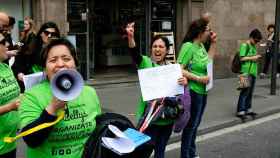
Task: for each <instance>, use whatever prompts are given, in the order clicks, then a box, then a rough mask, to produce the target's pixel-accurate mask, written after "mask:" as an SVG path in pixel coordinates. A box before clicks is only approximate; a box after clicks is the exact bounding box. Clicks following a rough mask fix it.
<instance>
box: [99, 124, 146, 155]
mask: <svg viewBox="0 0 280 158" xmlns="http://www.w3.org/2000/svg"><path fill="white" fill-rule="evenodd" d="M108 128H109V130H110V131H112V132H113V133H114V134H115V136H116V137H115V138H109V137H102V138H101V140H102V145H103V146H104V147H106V148H108V149H110V150H111V151H113V152H115V153H117V154H118V155H123V154H128V153H131V152H133V151H134V150H135V148H137V147H138V146H140V145H142V144H144V143H145V142H147V141H149V140H150V139H151V138H150V137H149V136H147V135H145V134H143V133H141V132H139V131H137V130H135V129H132V128H128V129H127V130H125V131H124V132H122V131H121V130H120V129H118V128H117V127H116V126H114V125H109V126H108Z"/></svg>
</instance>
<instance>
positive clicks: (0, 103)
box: [0, 33, 20, 158]
mask: <svg viewBox="0 0 280 158" xmlns="http://www.w3.org/2000/svg"><path fill="white" fill-rule="evenodd" d="M8 45H9V43H8V41H7V40H6V39H5V37H4V35H3V34H2V33H0V124H1V128H0V157H5V158H16V143H15V142H14V143H5V142H4V141H3V140H4V137H7V136H8V137H14V136H15V135H16V132H17V129H18V123H19V119H18V113H17V111H16V110H17V108H18V106H19V99H17V98H18V97H19V94H20V88H19V86H18V84H17V81H16V78H15V77H14V74H13V72H12V70H11V69H10V67H9V66H8V65H7V64H5V63H3V61H4V60H6V59H8V54H7V53H6V52H7V50H8Z"/></svg>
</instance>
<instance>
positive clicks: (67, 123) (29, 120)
mask: <svg viewBox="0 0 280 158" xmlns="http://www.w3.org/2000/svg"><path fill="white" fill-rule="evenodd" d="M42 63H43V68H44V73H45V74H46V76H47V79H46V80H45V81H43V82H41V83H40V84H38V85H35V86H34V87H32V88H31V89H29V90H27V91H25V93H24V96H23V98H22V101H21V106H20V109H19V112H20V119H21V127H22V128H23V129H22V131H26V130H29V129H31V128H33V127H35V126H38V125H40V124H42V123H46V122H53V121H54V120H56V119H57V117H58V113H59V111H61V110H62V111H63V110H65V116H64V118H63V119H62V120H61V121H59V122H58V123H57V124H55V125H54V126H51V127H47V128H45V129H42V130H40V131H37V132H35V133H32V134H30V135H27V136H25V137H23V140H24V141H25V143H26V144H27V146H28V147H27V158H38V157H40V158H57V157H60V158H76V157H77V158H78V157H81V156H82V153H83V149H84V145H85V143H86V141H87V139H88V137H89V136H90V134H91V133H92V131H93V130H94V129H95V126H96V122H95V117H96V116H97V115H99V114H100V113H101V107H100V102H99V99H98V96H97V94H96V92H95V90H94V89H93V88H92V87H89V86H84V87H83V89H82V92H81V93H80V95H79V96H78V97H77V98H76V99H74V100H71V101H68V102H64V101H61V100H58V99H57V98H56V97H54V96H53V94H52V92H51V86H50V80H51V79H52V78H53V76H54V75H55V74H56V73H57V72H58V71H60V70H62V69H76V67H77V65H78V59H77V53H76V51H75V48H74V46H73V45H72V44H71V43H70V42H69V41H68V40H66V39H54V40H52V41H51V42H50V43H49V44H48V45H47V46H46V48H45V49H44V51H43V54H42Z"/></svg>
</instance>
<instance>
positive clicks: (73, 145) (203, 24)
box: [0, 12, 274, 158]
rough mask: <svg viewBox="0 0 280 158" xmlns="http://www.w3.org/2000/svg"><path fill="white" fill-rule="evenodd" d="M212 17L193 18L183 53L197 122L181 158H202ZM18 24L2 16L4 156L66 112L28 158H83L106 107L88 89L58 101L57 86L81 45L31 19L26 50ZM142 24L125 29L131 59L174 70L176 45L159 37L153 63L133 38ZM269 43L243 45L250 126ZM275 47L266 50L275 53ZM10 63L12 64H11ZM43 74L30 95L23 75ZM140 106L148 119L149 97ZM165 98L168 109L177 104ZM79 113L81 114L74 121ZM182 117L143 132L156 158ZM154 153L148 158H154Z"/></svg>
mask: <svg viewBox="0 0 280 158" xmlns="http://www.w3.org/2000/svg"><path fill="white" fill-rule="evenodd" d="M210 23H211V15H210V14H209V13H205V14H203V15H202V16H201V18H200V19H197V20H194V21H193V22H192V23H191V24H190V26H189V28H188V30H187V33H186V35H185V38H184V40H183V42H182V44H181V48H180V51H179V54H178V59H177V63H178V64H180V65H181V69H182V76H183V77H181V78H178V81H177V83H178V84H180V85H182V86H184V87H185V88H186V89H187V90H188V91H189V94H190V98H191V108H190V111H189V112H190V120H188V121H187V120H186V121H187V123H186V126H185V127H184V129H182V139H181V158H198V157H199V155H198V153H197V150H196V142H195V141H196V136H197V131H198V127H199V125H200V122H201V120H202V118H203V113H204V111H205V107H206V105H207V91H206V88H205V87H206V84H208V82H209V79H210V78H209V76H208V73H207V65H208V64H209V63H210V62H213V61H214V60H215V55H216V52H217V34H216V33H215V32H214V31H213V30H211V25H210ZM14 24H15V19H14V18H13V17H11V16H8V15H7V14H6V13H4V12H0V86H1V91H0V123H1V124H2V126H1V128H0V158H2V157H5V158H15V157H16V143H15V142H12V143H6V142H4V141H3V140H4V137H14V136H15V135H16V133H17V132H18V131H19V130H20V131H22V132H24V131H27V130H30V129H32V128H34V127H37V126H38V125H41V124H44V123H51V122H54V121H56V120H57V118H58V117H59V113H60V111H64V110H65V111H66V110H67V113H65V116H64V118H63V119H62V120H60V121H59V122H58V123H57V124H55V125H53V126H50V127H47V128H44V129H42V130H40V131H37V132H35V133H32V134H29V135H27V136H24V137H23V140H24V142H25V143H26V144H27V151H26V155H27V157H28V158H35V157H44V158H51V157H57V156H58V155H60V157H65V158H67V157H72V158H73V157H81V156H82V153H83V148H84V144H85V142H86V141H87V139H88V138H89V135H90V134H91V132H92V131H94V129H95V127H96V126H97V125H96V120H95V118H96V116H98V115H100V114H101V105H100V102H99V99H98V96H97V94H96V92H95V90H94V88H92V87H89V86H83V89H82V92H81V93H80V95H79V96H78V97H77V98H76V99H74V100H72V101H63V100H59V99H57V98H56V97H55V96H53V94H52V91H51V85H50V81H51V80H52V78H53V76H54V75H55V74H56V73H57V72H58V71H60V70H63V69H74V70H75V69H77V66H78V64H79V62H78V61H79V60H78V59H77V52H76V50H75V48H74V46H73V45H72V44H71V43H70V42H69V41H68V40H66V39H65V38H62V37H61V35H60V31H59V28H58V26H57V24H56V23H54V22H46V23H44V24H42V25H41V27H40V29H39V31H37V32H36V30H35V28H36V27H35V23H34V21H33V20H32V19H31V18H29V17H26V18H24V28H23V30H22V32H21V33H20V42H19V43H20V44H17V43H15V42H14V41H13V40H12V36H11V30H12V29H13V26H14ZM135 25H136V24H135V22H129V23H127V24H126V27H125V33H126V34H127V36H126V37H127V38H126V39H127V43H128V48H129V53H130V55H131V57H132V59H133V63H135V64H136V67H137V68H138V69H145V68H151V67H158V66H163V65H168V64H172V63H170V62H168V60H166V58H165V57H166V55H167V52H168V51H169V46H170V41H169V40H168V38H166V37H164V36H160V35H157V36H154V37H153V39H152V40H151V48H150V53H148V54H151V56H150V57H148V56H145V55H143V54H142V53H141V52H138V50H139V49H137V46H138V44H137V43H136V42H135V40H134V32H135V28H134V26H135ZM272 29H274V26H273V25H270V26H269V27H268V28H267V30H268V31H269V32H270V34H269V36H268V39H269V40H270V41H273V30H272ZM261 40H262V34H261V32H260V31H259V30H258V29H254V30H252V32H251V33H250V34H249V39H248V40H247V41H246V42H245V43H242V44H241V46H240V51H239V52H240V54H239V56H240V60H241V71H240V74H239V77H240V79H241V80H248V81H249V82H250V85H249V86H248V87H245V88H242V89H241V91H240V96H239V100H238V105H237V112H236V116H237V117H239V118H241V119H242V120H243V121H244V120H246V117H247V116H252V117H255V116H256V115H257V113H255V112H254V111H253V110H252V96H253V92H254V86H255V81H256V77H257V74H258V73H257V69H258V61H259V59H261V56H260V55H259V54H258V53H257V49H256V45H257V44H258V43H259V42H260V41H261ZM271 45H272V44H270V46H269V47H268V50H267V52H268V53H270V52H271ZM269 57H270V56H269V55H268V56H267V59H266V64H265V67H264V70H263V74H261V75H262V76H264V75H266V74H267V71H268V70H267V69H268V68H267V67H268V64H269V62H270V58H269ZM11 60H13V61H12V62H11ZM41 71H42V72H43V73H44V74H45V75H46V79H45V80H44V81H42V82H41V83H39V84H37V85H35V86H34V87H32V88H31V89H29V90H25V87H24V83H23V77H24V76H25V75H28V74H32V73H36V72H41ZM140 98H141V100H140V103H139V105H138V108H137V112H136V113H137V120H138V121H140V120H141V119H143V117H144V115H145V114H144V113H145V110H146V109H147V108H148V106H150V104H151V102H147V101H143V98H142V96H140ZM164 99H165V98H163V99H162V102H164V104H166V105H168V104H171V102H168V101H170V100H168V99H165V100H164ZM74 115H75V116H74ZM175 121H176V118H168V117H159V118H158V119H156V120H155V121H153V122H152V123H151V124H150V125H149V126H148V127H147V129H145V130H144V131H143V132H144V133H145V134H146V135H148V136H150V137H151V143H152V145H153V150H154V157H155V158H164V153H165V148H166V145H167V142H168V140H169V138H170V136H171V134H172V130H173V128H174V122H175ZM150 155H151V153H147V155H143V157H147V158H148V157H149V156H150Z"/></svg>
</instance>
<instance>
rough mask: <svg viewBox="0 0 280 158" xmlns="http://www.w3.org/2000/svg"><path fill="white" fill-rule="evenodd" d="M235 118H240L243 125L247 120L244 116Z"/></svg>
mask: <svg viewBox="0 0 280 158" xmlns="http://www.w3.org/2000/svg"><path fill="white" fill-rule="evenodd" d="M236 117H238V118H240V119H241V121H242V122H243V123H245V122H246V120H247V119H248V117H247V116H246V115H236Z"/></svg>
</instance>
